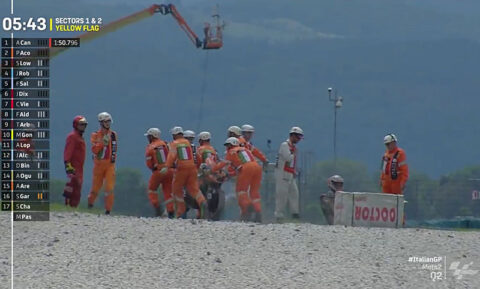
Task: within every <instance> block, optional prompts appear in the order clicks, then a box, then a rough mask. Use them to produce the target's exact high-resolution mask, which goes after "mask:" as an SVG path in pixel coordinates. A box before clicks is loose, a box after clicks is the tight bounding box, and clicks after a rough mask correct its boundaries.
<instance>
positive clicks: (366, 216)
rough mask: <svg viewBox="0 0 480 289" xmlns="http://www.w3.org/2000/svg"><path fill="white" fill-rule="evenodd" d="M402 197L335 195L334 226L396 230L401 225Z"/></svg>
mask: <svg viewBox="0 0 480 289" xmlns="http://www.w3.org/2000/svg"><path fill="white" fill-rule="evenodd" d="M403 208H404V199H403V195H391V194H377V193H358V192H354V193H346V192H341V193H337V194H336V196H335V207H334V224H335V225H347V226H363V227H390V228H398V227H402V224H403V213H404V212H403Z"/></svg>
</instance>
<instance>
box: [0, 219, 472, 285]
mask: <svg viewBox="0 0 480 289" xmlns="http://www.w3.org/2000/svg"><path fill="white" fill-rule="evenodd" d="M0 224H1V226H0V228H1V232H2V234H1V235H0V250H1V252H2V254H1V255H0V287H1V288H10V273H11V271H10V262H11V260H10V250H11V247H10V233H11V232H10V215H9V214H5V213H4V214H0ZM13 231H14V288H35V289H43V288H345V287H353V288H480V272H479V273H477V274H476V275H471V274H467V275H462V278H461V279H458V277H459V276H454V270H450V269H449V267H450V266H451V264H452V262H455V261H459V262H460V266H458V267H459V268H460V269H461V268H462V267H463V265H465V264H469V263H470V262H473V263H472V264H471V265H470V267H469V268H468V269H470V270H480V233H479V232H478V231H477V232H459V231H437V230H424V229H380V228H352V227H348V228H346V227H342V226H319V225H311V224H263V225H260V224H252V223H238V222H206V221H197V220H168V219H158V218H136V217H119V216H103V215H101V216H97V215H93V214H80V213H51V216H50V221H49V222H30V223H28V222H15V223H14V230H13ZM437 256H442V257H443V259H442V260H441V261H440V262H439V263H429V264H430V265H437V266H438V265H440V266H441V268H440V269H437V270H438V271H439V272H442V276H441V277H442V278H444V277H445V276H444V274H445V269H446V274H447V276H446V277H447V279H446V280H437V281H432V280H431V272H432V271H430V270H428V269H421V267H422V263H414V262H409V257H431V258H433V257H437ZM445 256H446V262H445ZM445 263H446V265H447V268H445ZM423 264H427V263H423ZM437 270H435V271H437Z"/></svg>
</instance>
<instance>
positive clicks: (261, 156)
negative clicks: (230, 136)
mask: <svg viewBox="0 0 480 289" xmlns="http://www.w3.org/2000/svg"><path fill="white" fill-rule="evenodd" d="M244 146H245V148H246V149H248V150H249V151H251V152H252V155H253V156H254V157H256V158H257V159H259V160H260V161H261V162H262V163H265V162H266V161H267V157H266V156H265V155H264V154H263V153H262V151H260V150H259V149H258V148H256V147H254V146H253V144H252V143H251V142H249V141H245V145H244Z"/></svg>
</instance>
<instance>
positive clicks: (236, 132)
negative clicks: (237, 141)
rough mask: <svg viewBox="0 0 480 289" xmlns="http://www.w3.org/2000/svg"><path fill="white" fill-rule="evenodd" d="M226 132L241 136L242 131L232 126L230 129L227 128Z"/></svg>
mask: <svg viewBox="0 0 480 289" xmlns="http://www.w3.org/2000/svg"><path fill="white" fill-rule="evenodd" d="M227 131H228V132H233V133H234V134H236V135H238V136H240V135H242V129H241V128H239V127H238V126H236V125H232V126H231V127H229V128H228V130H227Z"/></svg>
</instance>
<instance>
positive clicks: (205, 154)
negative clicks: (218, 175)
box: [197, 144, 217, 167]
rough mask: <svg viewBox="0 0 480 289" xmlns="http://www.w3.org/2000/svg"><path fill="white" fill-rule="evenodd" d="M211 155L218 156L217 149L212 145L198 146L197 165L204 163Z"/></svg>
mask: <svg viewBox="0 0 480 289" xmlns="http://www.w3.org/2000/svg"><path fill="white" fill-rule="evenodd" d="M211 155H214V156H215V159H216V158H217V151H216V150H215V149H214V148H213V147H212V146H211V145H210V144H204V145H201V146H200V147H198V148H197V167H199V166H200V165H201V164H203V163H204V162H205V161H206V160H207V159H208V158H209V157H210V156H211Z"/></svg>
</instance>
